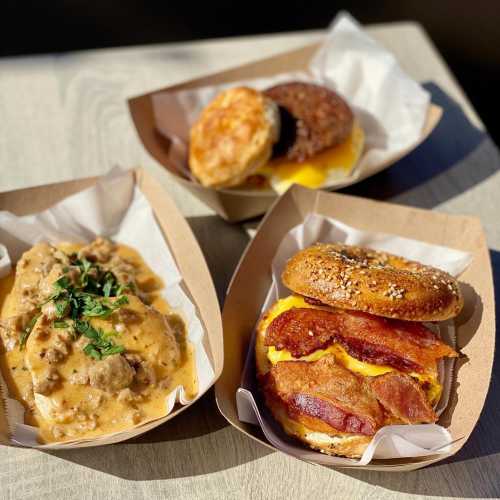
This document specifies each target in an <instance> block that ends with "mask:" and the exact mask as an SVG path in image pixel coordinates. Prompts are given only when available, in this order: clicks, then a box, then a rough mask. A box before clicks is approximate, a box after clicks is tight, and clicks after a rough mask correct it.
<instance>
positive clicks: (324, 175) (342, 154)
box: [257, 122, 365, 194]
mask: <svg viewBox="0 0 500 500" xmlns="http://www.w3.org/2000/svg"><path fill="white" fill-rule="evenodd" d="M364 140H365V134H364V132H363V129H362V128H361V127H360V125H359V124H358V123H357V122H354V125H353V128H352V132H351V134H350V135H349V137H348V138H347V140H346V141H344V142H343V143H342V144H339V145H338V146H334V147H333V148H329V149H327V150H325V151H322V152H321V153H318V154H316V155H314V156H312V157H311V158H308V159H306V160H305V161H303V162H300V163H299V162H296V161H290V160H288V159H287V158H276V159H274V160H272V161H270V162H269V163H268V164H267V165H265V166H264V167H262V168H261V169H260V170H259V171H258V172H257V173H258V174H262V175H264V176H265V177H267V178H268V179H269V183H270V184H271V187H272V188H273V189H274V190H275V191H276V192H277V193H279V194H281V193H284V192H285V191H286V190H287V189H288V188H289V187H290V186H291V185H292V184H300V185H302V186H306V187H309V188H312V189H316V188H319V187H323V186H327V185H329V184H331V183H333V182H335V181H337V180H339V179H342V178H345V177H347V176H348V175H349V174H350V173H351V171H352V169H353V168H354V167H355V165H356V164H357V162H358V160H359V158H360V156H361V153H362V152H363V147H364Z"/></svg>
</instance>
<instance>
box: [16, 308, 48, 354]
mask: <svg viewBox="0 0 500 500" xmlns="http://www.w3.org/2000/svg"><path fill="white" fill-rule="evenodd" d="M41 314H42V313H40V312H39V313H37V314H35V315H34V316H33V317H32V318H31V320H30V322H29V323H28V325H27V326H26V328H25V329H24V330H23V331H22V333H21V335H20V337H19V349H20V350H21V351H22V350H23V349H24V347H25V345H26V342H27V341H28V337H29V336H30V333H31V331H32V330H33V327H34V326H35V323H36V320H37V319H38V318H39V317H40V315H41Z"/></svg>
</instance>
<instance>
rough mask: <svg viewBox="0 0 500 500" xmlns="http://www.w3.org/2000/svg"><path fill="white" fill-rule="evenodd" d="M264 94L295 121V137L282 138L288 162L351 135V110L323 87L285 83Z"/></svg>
mask: <svg viewBox="0 0 500 500" xmlns="http://www.w3.org/2000/svg"><path fill="white" fill-rule="evenodd" d="M264 94H265V95H266V96H267V97H270V98H271V99H273V100H274V101H275V102H276V103H277V104H278V105H279V106H280V108H284V109H285V110H286V112H288V113H289V114H290V115H291V116H292V117H293V118H294V119H295V134H294V135H295V136H294V137H293V138H291V137H290V136H289V134H285V135H287V137H285V138H283V140H285V141H286V143H287V144H286V148H285V149H286V151H285V154H286V156H287V157H288V158H289V159H290V160H294V161H303V160H305V159H306V158H309V157H311V156H313V155H315V154H316V153H319V152H321V151H323V150H325V149H327V148H330V147H333V146H336V145H337V144H340V143H342V142H344V141H345V140H346V139H347V137H348V136H349V134H350V133H351V130H352V125H353V121H354V117H353V114H352V111H351V109H350V108H349V106H348V104H347V103H346V102H345V101H344V99H342V98H341V97H340V96H339V95H338V94H337V93H335V92H333V91H332V90H330V89H328V88H326V87H323V86H321V85H315V84H313V83H303V82H289V83H282V84H280V85H276V86H274V87H271V88H269V89H267V90H266V91H265V92H264ZM282 135H283V134H282ZM280 142H281V139H280ZM278 149H279V144H278Z"/></svg>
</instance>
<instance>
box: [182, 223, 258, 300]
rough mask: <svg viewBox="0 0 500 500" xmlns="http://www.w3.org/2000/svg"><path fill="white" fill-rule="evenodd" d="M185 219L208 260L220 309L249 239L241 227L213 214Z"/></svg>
mask: <svg viewBox="0 0 500 500" xmlns="http://www.w3.org/2000/svg"><path fill="white" fill-rule="evenodd" d="M187 220H188V223H189V225H190V226H191V229H192V231H193V233H194V235H195V237H196V239H197V240H198V243H199V244H200V247H201V250H202V252H203V255H204V256H205V260H206V261H207V265H208V269H210V273H211V275H212V279H213V280H214V285H215V289H216V291H217V297H218V298H219V304H220V305H221V308H222V305H223V304H224V299H225V297H226V291H227V288H228V286H229V282H230V281H231V277H232V275H233V272H234V270H235V268H236V265H237V264H238V261H239V260H240V257H241V255H242V253H243V251H244V250H245V248H246V246H247V244H248V242H249V241H250V238H249V236H248V234H247V233H246V231H245V230H244V229H243V228H242V227H241V226H239V225H237V224H229V223H228V222H226V221H224V220H223V219H221V218H220V217H218V216H216V215H208V216H203V217H188V219H187Z"/></svg>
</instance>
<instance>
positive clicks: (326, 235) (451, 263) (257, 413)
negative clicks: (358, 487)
mask: <svg viewBox="0 0 500 500" xmlns="http://www.w3.org/2000/svg"><path fill="white" fill-rule="evenodd" d="M316 242H341V243H347V244H350V245H361V246H366V247H369V248H373V249H375V250H382V251H386V252H390V253H393V254H396V255H400V256H403V257H406V258H408V259H411V260H416V261H419V262H421V263H423V264H427V265H430V266H434V267H437V268H439V269H442V270H444V271H447V272H449V273H450V274H452V275H453V276H458V275H459V274H461V273H462V272H463V271H464V270H465V269H466V267H467V266H468V265H469V263H470V262H471V258H472V257H471V255H470V254H469V253H466V252H462V251H459V250H454V249H451V248H446V247H442V246H438V245H431V244H429V243H424V242H422V241H416V240H411V239H408V238H402V237H400V236H395V235H389V234H384V233H372V232H369V231H360V230H358V229H355V228H353V227H350V226H347V225H346V224H344V223H342V222H340V221H337V220H335V219H330V218H328V217H324V216H322V215H317V214H309V215H308V216H307V217H306V219H305V220H304V222H303V223H302V224H300V225H298V226H296V227H295V228H293V229H292V230H290V231H289V233H288V234H287V235H286V236H285V238H284V239H283V241H282V242H281V244H280V246H279V248H278V251H277V253H276V255H275V256H274V259H273V261H272V280H273V283H272V285H271V288H270V289H269V292H268V295H267V298H266V301H265V302H264V304H263V306H262V313H264V311H266V310H267V309H268V308H269V307H270V306H271V305H272V304H273V303H274V302H275V301H276V300H278V299H279V298H283V297H286V296H288V295H290V293H291V292H290V290H288V289H287V288H286V287H285V286H284V285H283V284H282V283H281V273H282V271H283V269H284V266H285V264H286V261H287V260H288V259H289V258H290V257H292V256H293V255H294V254H295V253H297V252H298V251H299V250H301V249H303V248H306V247H308V246H310V245H312V244H314V243H316ZM427 326H430V327H431V328H433V330H434V331H436V332H437V333H439V335H440V336H441V338H442V339H443V340H444V341H445V342H447V343H449V344H450V345H452V346H455V345H456V335H455V326H454V322H453V321H445V322H441V323H440V324H439V325H430V324H429V325H427ZM254 345H255V332H254V334H253V336H252V340H251V342H250V348H249V351H248V355H247V359H246V362H245V367H244V370H243V374H242V379H241V387H240V388H239V389H238V391H237V394H236V402H237V408H238V417H239V419H240V420H241V421H243V422H247V423H250V424H255V425H260V427H261V429H262V431H263V433H264V435H265V436H266V438H267V439H268V440H269V441H270V442H271V443H272V444H273V445H274V446H275V447H276V448H278V449H280V450H281V451H283V452H285V453H288V454H289V455H293V456H295V457H297V458H301V459H303V460H307V461H311V462H314V463H318V464H321V465H331V466H335V465H349V466H361V465H366V464H368V463H369V462H370V461H371V460H372V459H373V458H378V459H389V458H408V457H421V456H428V455H433V454H437V453H447V452H448V451H449V449H450V444H451V443H452V437H451V435H450V433H449V432H448V431H447V430H446V429H445V428H444V427H442V426H440V425H437V424H425V425H391V426H386V427H383V428H382V429H380V430H379V431H378V432H377V433H376V434H375V436H374V437H373V440H372V442H371V443H370V445H369V446H368V447H367V449H366V451H365V452H364V454H363V456H362V457H361V459H359V460H354V459H349V458H342V457H332V456H328V455H324V454H322V453H319V452H315V451H313V450H309V449H307V448H306V447H305V446H302V445H300V444H299V443H298V441H296V440H294V439H292V438H290V437H288V436H287V435H286V434H285V433H284V432H283V430H282V429H281V428H280V426H279V425H278V424H277V423H276V422H275V420H274V419H273V417H272V416H271V415H270V413H269V411H268V410H267V409H266V408H265V405H264V404H263V403H262V400H261V397H260V394H259V390H258V387H257V385H256V377H255V353H254ZM453 367H454V360H453V359H445V360H444V361H443V362H441V363H440V366H439V378H440V381H441V382H442V384H443V395H442V397H441V400H440V401H439V403H438V404H437V406H436V408H435V410H436V413H437V414H438V415H439V414H441V413H442V412H443V411H444V410H445V409H446V406H447V405H448V400H449V396H450V388H451V383H452V378H453Z"/></svg>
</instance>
